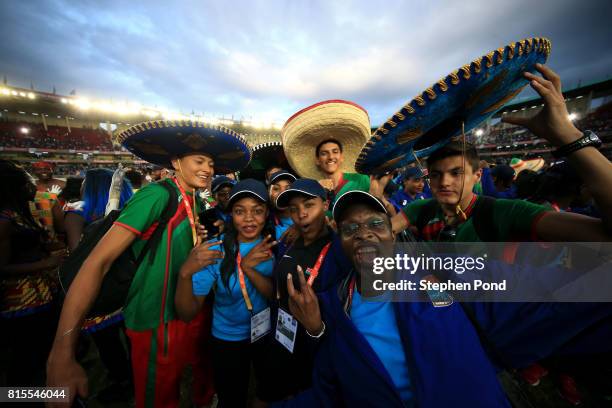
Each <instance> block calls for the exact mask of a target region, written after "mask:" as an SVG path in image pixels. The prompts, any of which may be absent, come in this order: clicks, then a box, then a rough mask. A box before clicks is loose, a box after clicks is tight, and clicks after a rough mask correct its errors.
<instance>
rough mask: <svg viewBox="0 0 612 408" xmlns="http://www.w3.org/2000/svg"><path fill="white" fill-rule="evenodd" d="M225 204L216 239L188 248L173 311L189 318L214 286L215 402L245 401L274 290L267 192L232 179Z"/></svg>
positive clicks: (249, 181)
mask: <svg viewBox="0 0 612 408" xmlns="http://www.w3.org/2000/svg"><path fill="white" fill-rule="evenodd" d="M228 210H229V211H230V212H231V215H232V223H231V224H229V225H228V228H227V231H226V233H225V234H224V236H223V237H222V242H209V243H206V244H203V245H200V246H198V247H196V248H194V250H193V253H192V255H191V256H190V257H189V259H188V260H187V261H186V262H185V263H184V264H183V267H182V268H181V271H180V274H179V279H178V282H177V289H176V297H175V306H176V311H177V313H178V315H179V317H180V318H181V319H182V320H185V321H189V320H191V319H192V318H194V317H195V316H196V314H197V313H198V312H199V311H200V310H201V308H202V306H203V304H204V301H205V298H206V296H207V295H208V294H209V293H210V292H211V291H214V306H213V324H212V353H211V354H212V356H213V357H212V358H213V369H214V373H215V388H216V390H217V395H218V397H219V407H245V406H246V403H247V393H248V387H249V377H250V371H251V370H250V368H251V364H252V365H253V367H254V369H255V378H256V380H257V377H258V372H261V369H260V367H261V356H262V353H261V352H260V348H261V347H262V344H261V343H262V342H263V340H259V339H260V338H262V336H263V334H266V333H267V331H269V328H270V326H271V325H270V315H269V309H268V300H269V299H271V298H272V296H273V293H274V292H273V288H272V279H271V275H272V270H273V265H274V260H273V255H272V252H271V250H270V249H271V248H272V246H274V245H275V244H276V242H275V241H274V240H273V237H274V227H273V226H272V225H270V224H269V223H267V220H268V211H269V208H268V193H267V191H266V187H265V186H264V184H263V183H261V182H259V181H256V180H253V179H247V180H243V181H241V182H239V183H237V184H236V185H235V186H234V187H233V188H232V191H231V193H230V198H229V202H228ZM221 259H222V260H221ZM201 265H207V266H205V267H204V268H201ZM266 317H267V318H266ZM255 332H257V333H258V334H257V335H255V334H254V333H255ZM256 382H257V381H256ZM256 394H257V392H256Z"/></svg>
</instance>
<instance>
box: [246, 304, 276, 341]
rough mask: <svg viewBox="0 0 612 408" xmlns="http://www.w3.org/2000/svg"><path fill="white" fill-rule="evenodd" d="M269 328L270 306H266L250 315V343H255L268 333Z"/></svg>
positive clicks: (270, 326) (270, 324)
mask: <svg viewBox="0 0 612 408" xmlns="http://www.w3.org/2000/svg"><path fill="white" fill-rule="evenodd" d="M271 329H272V322H271V321H270V308H269V307H267V308H265V309H264V310H262V311H261V312H259V313H257V314H255V315H253V316H251V343H255V342H256V341H257V340H259V339H260V338H262V337H263V336H265V335H266V334H268V333H269V332H270V330H271Z"/></svg>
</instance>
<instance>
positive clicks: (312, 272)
mask: <svg viewBox="0 0 612 408" xmlns="http://www.w3.org/2000/svg"><path fill="white" fill-rule="evenodd" d="M330 246H331V242H328V243H327V244H326V245H325V246H324V247H323V249H322V250H321V253H320V254H319V257H318V258H317V262H316V263H315V265H314V266H313V267H312V269H310V268H309V269H308V270H309V271H310V276H309V277H308V284H309V285H310V286H312V284H313V282H314V280H315V279H317V276H319V269H321V264H322V263H323V260H324V259H325V255H327V251H329V247H330Z"/></svg>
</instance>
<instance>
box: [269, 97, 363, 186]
mask: <svg viewBox="0 0 612 408" xmlns="http://www.w3.org/2000/svg"><path fill="white" fill-rule="evenodd" d="M370 132H371V130H370V118H369V117H368V113H367V112H366V110H365V109H363V108H362V107H361V106H359V105H357V104H355V103H353V102H349V101H344V100H339V99H334V100H329V101H323V102H319V103H316V104H314V105H311V106H309V107H307V108H304V109H302V110H301V111H299V112H297V113H296V114H294V115H293V116H291V117H290V118H289V119H288V120H287V122H285V125H284V126H283V129H282V131H281V138H282V142H283V147H284V149H285V156H286V157H287V160H288V161H289V165H290V166H291V167H292V168H293V169H294V170H295V171H296V172H297V174H298V175H299V176H300V177H303V178H310V179H314V180H319V179H321V178H325V177H328V176H327V175H326V174H325V173H323V172H322V171H321V170H319V168H318V167H317V165H316V162H315V159H316V152H315V151H316V147H317V145H318V144H319V143H321V142H322V141H324V140H326V139H335V140H338V141H339V142H340V143H341V144H342V153H343V157H344V162H343V164H342V167H341V170H342V171H343V172H347V173H353V172H354V168H355V160H356V159H357V156H358V155H359V152H360V151H361V148H362V147H363V145H364V144H365V142H366V141H367V140H368V138H369V137H370Z"/></svg>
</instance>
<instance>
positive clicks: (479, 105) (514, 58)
mask: <svg viewBox="0 0 612 408" xmlns="http://www.w3.org/2000/svg"><path fill="white" fill-rule="evenodd" d="M550 48H551V45H550V41H549V40H547V39H545V38H529V39H526V40H522V41H519V42H516V43H512V44H510V45H507V46H506V47H503V48H499V49H497V50H495V51H492V52H490V53H488V54H487V55H484V56H482V57H480V58H478V59H476V60H474V61H473V62H472V63H470V64H467V65H464V66H463V67H461V68H460V69H458V70H456V71H454V72H452V73H451V74H450V75H448V76H446V77H445V78H443V79H441V80H440V81H438V82H437V83H436V84H434V85H433V86H432V87H430V88H427V89H426V90H425V92H423V93H422V94H420V95H419V96H417V97H415V98H414V99H413V100H412V101H410V102H409V103H408V104H406V105H405V106H404V107H403V108H402V109H401V110H400V111H399V112H397V113H396V114H395V115H393V116H392V117H391V119H389V120H388V121H387V122H385V123H384V124H383V125H382V126H381V127H380V128H378V129H377V130H376V132H374V134H373V135H372V137H371V138H370V140H369V141H368V142H367V144H366V145H365V146H364V148H363V150H362V151H361V153H360V155H359V158H358V159H357V162H356V164H355V168H356V170H357V171H358V172H360V173H366V174H380V173H384V172H388V171H390V170H393V169H396V168H399V167H404V166H406V165H408V164H410V163H411V162H413V161H415V160H416V159H415V157H416V158H419V159H420V158H425V157H427V156H429V155H430V154H431V153H432V152H434V151H435V150H436V149H438V148H440V147H441V146H443V145H445V144H446V143H448V141H449V140H450V139H451V138H453V137H455V136H458V135H460V134H461V132H462V128H463V129H464V130H465V132H467V131H469V130H471V129H473V128H474V127H476V126H477V125H478V124H480V123H481V122H483V121H485V120H486V119H488V118H489V117H491V116H492V115H494V114H495V112H497V111H498V110H500V109H501V108H502V107H503V106H504V105H505V104H507V103H508V102H510V101H511V100H512V99H513V98H514V97H515V96H516V95H518V94H519V93H520V92H521V90H522V89H523V88H524V87H525V86H526V85H527V84H528V81H527V79H525V78H524V77H523V73H524V72H526V71H529V72H534V71H535V65H536V64H537V63H544V62H546V59H547V58H548V55H549V54H550Z"/></svg>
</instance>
